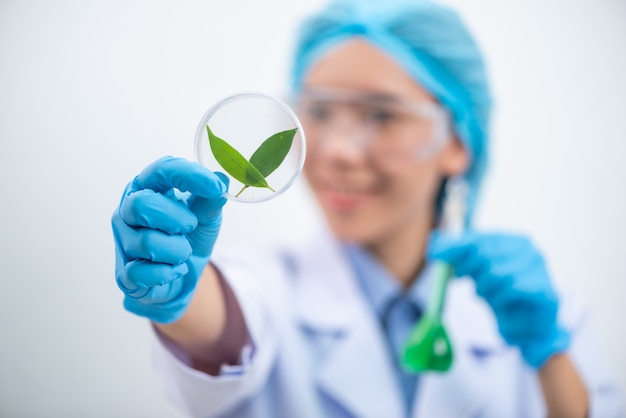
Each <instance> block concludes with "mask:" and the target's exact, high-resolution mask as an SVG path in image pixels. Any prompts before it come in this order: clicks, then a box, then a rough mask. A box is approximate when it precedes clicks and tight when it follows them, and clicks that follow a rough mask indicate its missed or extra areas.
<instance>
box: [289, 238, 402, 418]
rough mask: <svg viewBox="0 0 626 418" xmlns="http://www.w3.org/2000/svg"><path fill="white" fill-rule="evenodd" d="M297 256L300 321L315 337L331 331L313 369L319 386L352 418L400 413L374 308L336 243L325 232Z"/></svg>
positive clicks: (398, 417) (390, 417)
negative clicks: (325, 349)
mask: <svg viewBox="0 0 626 418" xmlns="http://www.w3.org/2000/svg"><path fill="white" fill-rule="evenodd" d="M300 261H301V263H302V265H301V266H302V272H303V275H301V276H300V278H301V280H302V281H301V283H299V285H298V286H296V288H297V289H298V290H297V298H296V300H297V303H298V308H297V309H298V312H299V318H300V321H301V325H302V326H303V327H305V328H307V329H308V330H309V332H312V333H314V334H315V335H316V336H317V337H322V336H334V343H333V345H332V349H330V350H329V351H328V352H327V355H325V356H324V357H323V359H322V361H321V362H320V364H319V365H318V367H317V370H316V379H317V385H318V387H319V388H320V390H321V391H322V392H324V393H325V394H326V395H327V396H329V397H331V398H332V399H334V400H335V401H336V402H337V403H338V404H339V405H341V406H342V407H343V408H344V409H346V410H347V411H349V412H350V413H351V414H352V415H354V416H355V417H359V418H379V417H386V418H401V417H404V416H405V414H404V411H403V402H402V399H401V397H400V391H399V389H398V387H397V384H398V383H397V382H396V380H395V376H394V375H393V365H392V362H391V359H390V358H389V355H388V353H387V349H386V346H385V344H384V340H383V339H382V338H381V335H380V330H379V328H378V326H377V320H376V317H375V313H374V312H372V310H371V309H369V307H368V306H367V304H366V303H367V302H366V300H365V298H364V297H363V296H360V295H359V292H361V289H360V288H359V286H358V283H357V282H356V281H355V279H354V276H353V274H354V273H353V272H352V270H351V269H350V266H349V264H348V262H347V260H346V259H345V253H344V252H343V251H342V250H341V246H340V244H339V243H338V242H337V241H336V240H334V239H333V238H331V237H330V236H324V237H322V239H320V240H319V241H316V243H315V244H314V245H313V247H311V248H308V249H306V250H305V251H304V252H303V259H302V260H300ZM355 353H358V355H355ZM364 359H367V360H368V363H367V364H364V363H363V360H364ZM372 399H375V400H376V402H370V400H372ZM364 400H368V401H367V402H364Z"/></svg>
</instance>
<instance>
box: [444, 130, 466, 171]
mask: <svg viewBox="0 0 626 418" xmlns="http://www.w3.org/2000/svg"><path fill="white" fill-rule="evenodd" d="M439 161H440V165H439V166H440V168H441V173H442V174H443V176H444V177H452V176H456V175H459V174H463V173H465V171H466V170H467V169H468V168H469V164H470V156H469V152H468V151H467V150H466V149H465V146H463V144H462V143H461V141H459V139H458V138H456V137H453V138H451V140H450V141H447V142H446V145H444V147H443V149H442V150H441V152H440V153H439Z"/></svg>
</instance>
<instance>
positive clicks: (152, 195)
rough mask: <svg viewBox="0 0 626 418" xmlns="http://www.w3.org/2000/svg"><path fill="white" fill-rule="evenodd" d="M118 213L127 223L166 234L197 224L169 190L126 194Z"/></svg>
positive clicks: (180, 232) (191, 214)
mask: <svg viewBox="0 0 626 418" xmlns="http://www.w3.org/2000/svg"><path fill="white" fill-rule="evenodd" d="M119 212H120V216H121V217H122V219H124V222H126V223H127V224H128V225H130V226H133V227H137V226H140V227H145V228H153V229H159V230H161V231H164V232H166V233H168V234H186V233H188V232H190V231H192V230H193V229H194V228H195V227H196V226H197V224H198V219H197V218H196V216H195V215H194V214H193V213H192V212H191V211H190V210H189V208H188V207H187V204H186V203H185V202H183V201H181V200H179V199H178V198H177V197H176V196H175V195H174V194H173V193H166V194H163V193H157V192H154V191H153V190H150V189H144V190H139V191H136V192H131V193H128V194H126V196H125V197H124V199H123V200H122V202H121V204H120V209H119Z"/></svg>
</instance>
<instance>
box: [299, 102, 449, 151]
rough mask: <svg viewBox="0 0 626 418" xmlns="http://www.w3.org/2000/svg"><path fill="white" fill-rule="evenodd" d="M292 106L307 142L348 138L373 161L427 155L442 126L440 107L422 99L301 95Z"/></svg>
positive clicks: (445, 125)
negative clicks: (403, 100)
mask: <svg viewBox="0 0 626 418" xmlns="http://www.w3.org/2000/svg"><path fill="white" fill-rule="evenodd" d="M296 109H297V112H298V115H299V117H300V120H301V121H302V125H303V128H304V130H305V132H307V136H308V139H309V142H310V144H311V145H313V146H315V145H319V144H320V143H321V142H323V141H328V140H331V138H332V136H333V135H343V136H350V137H351V138H354V139H356V140H357V141H358V143H359V145H360V146H362V147H364V148H365V150H366V151H367V152H368V153H369V154H370V155H371V156H372V157H373V158H378V159H393V160H419V159H423V158H427V157H428V156H429V155H430V154H432V152H433V151H434V150H435V149H436V148H437V147H436V145H437V144H438V143H440V142H441V140H442V139H444V138H440V137H442V136H445V131H446V130H447V119H446V117H445V112H444V111H443V109H441V108H440V107H438V106H437V105H435V104H431V103H425V102H411V103H406V102H402V101H399V100H398V99H394V100H392V99H387V100H380V99H377V100H371V99H370V100H368V99H362V98H361V99H356V98H348V99H346V98H341V97H332V96H330V95H328V94H325V95H318V96H316V95H306V94H305V95H302V96H301V97H299V99H298V102H297V106H296Z"/></svg>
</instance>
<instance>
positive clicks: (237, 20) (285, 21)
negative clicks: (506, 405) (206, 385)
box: [0, 0, 626, 418]
mask: <svg viewBox="0 0 626 418" xmlns="http://www.w3.org/2000/svg"><path fill="white" fill-rule="evenodd" d="M318 3H319V2H317V1H313V0H307V1H287V0H265V1H263V2H259V1H252V0H246V1H244V0H230V1H220V2H217V1H192V0H188V1H170V2H167V1H147V0H146V1H136V0H134V1H121V0H109V1H99V2H96V1H86V0H75V1H69V0H64V1H55V2H46V1H34V0H21V1H18V0H9V1H7V0H2V1H0V139H1V148H0V175H1V177H0V178H2V205H0V245H1V247H0V257H1V258H0V260H1V263H0V280H1V286H0V330H1V331H0V332H2V336H1V340H0V341H1V342H0V416H2V417H39V416H48V417H65V418H69V417H86V416H89V417H112V416H116V417H146V416H149V417H176V416H179V414H178V413H177V412H176V411H175V410H174V409H173V407H171V406H170V404H169V403H168V402H167V401H166V400H164V399H163V397H162V395H161V392H160V389H159V386H158V383H157V380H156V378H155V375H154V373H153V370H152V366H151V363H150V352H149V328H148V326H147V323H146V322H145V321H144V320H143V319H141V318H138V317H135V316H133V315H132V314H130V313H127V312H126V311H124V310H123V308H122V305H121V302H122V295H121V293H120V292H119V291H118V289H117V288H116V285H115V281H114V274H113V264H114V257H113V241H112V234H111V228H110V224H109V222H110V215H111V213H112V211H113V209H114V208H115V207H116V205H117V202H118V199H119V197H120V194H121V192H122V190H123V187H124V186H125V184H126V183H127V182H128V181H129V180H130V179H132V177H133V176H134V175H135V174H136V173H137V172H138V171H139V170H141V169H142V168H143V167H144V166H145V165H146V164H148V163H149V162H151V161H152V160H154V159H156V158H158V157H160V156H162V155H166V154H169V155H176V156H181V157H186V158H189V159H193V158H194V157H193V136H194V132H195V129H196V125H197V123H198V121H199V119H200V117H201V116H202V115H203V113H204V112H205V111H206V110H207V109H208V107H209V106H210V105H211V104H212V103H213V102H215V101H216V100H217V99H219V98H221V97H223V96H225V95H227V94H231V93H233V92H237V91H242V90H257V91H261V92H265V93H270V94H282V93H284V92H285V90H286V85H287V83H286V76H287V74H288V67H289V53H290V51H291V47H292V34H293V33H294V30H295V28H296V26H297V24H298V22H299V20H300V18H301V17H302V16H303V14H304V13H306V12H308V11H309V10H312V9H313V8H314V7H317V4H318ZM450 4H453V5H457V6H459V7H460V10H461V12H462V14H463V16H464V17H465V18H466V20H467V22H468V23H469V25H470V27H471V28H472V30H473V31H474V33H475V34H476V37H477V38H478V40H479V42H480V43H481V45H482V46H483V50H484V52H485V54H486V56H487V57H488V62H489V64H490V65H489V67H490V72H491V75H492V80H493V86H494V91H495V95H496V99H497V112H496V115H495V124H494V127H493V146H492V150H493V164H492V170H491V173H490V177H489V178H488V182H487V184H486V189H485V193H484V195H483V197H484V199H483V201H482V205H481V206H480V211H479V213H478V224H479V225H481V226H483V227H485V228H506V229H510V230H515V231H523V232H526V233H529V234H531V235H532V236H533V237H534V239H535V240H536V242H537V243H538V244H539V246H540V247H541V248H542V249H543V250H544V251H545V253H546V254H547V256H548V259H549V263H550V266H551V270H552V272H553V275H554V276H555V278H556V279H557V280H558V281H560V282H563V283H565V284H566V285H567V286H568V287H570V288H572V289H574V290H576V291H577V292H579V293H581V294H582V295H584V297H586V298H587V300H588V302H589V303H590V305H591V307H592V309H593V312H594V315H595V316H594V319H593V320H594V322H595V326H596V329H597V338H598V340H599V342H600V344H601V345H602V347H603V353H604V356H605V357H606V361H607V363H608V364H609V366H610V367H611V368H612V369H613V370H614V374H615V376H616V377H617V378H618V380H619V382H620V384H621V386H622V388H624V387H626V356H624V354H623V353H624V352H626V340H625V337H624V334H625V332H624V320H625V319H626V307H625V306H626V304H625V303H624V297H625V296H626V285H625V284H624V283H625V280H624V259H625V257H624V254H623V252H624V249H625V245H624V242H625V241H624V238H625V237H626V223H625V222H624V219H623V218H624V216H626V215H625V214H626V196H625V194H626V192H625V190H626V188H625V187H624V185H623V182H624V180H626V164H624V163H623V161H622V160H623V158H624V155H626V138H625V134H624V118H625V116H626V114H625V110H626V105H625V104H624V98H625V97H626V81H625V77H624V74H626V48H625V46H624V42H625V40H626V24H624V22H626V3H625V2H624V1H622V0H593V1H591V0H588V1H582V0H567V1H566V0H552V1H543V0H525V1H516V2H513V1H503V0H463V1H462V0H454V1H451V2H450ZM308 203H309V196H308V195H307V194H306V191H305V190H304V189H303V188H302V185H301V184H298V187H297V188H296V189H295V190H293V191H290V192H289V193H287V194H285V195H283V196H281V197H280V198H279V199H275V200H274V201H272V202H269V203H266V204H261V205H242V204H229V205H227V208H226V214H225V225H224V229H223V234H222V237H221V244H222V245H229V244H232V243H236V242H241V241H242V240H246V242H252V243H259V242H266V241H275V240H282V239H287V240H288V239H297V235H296V233H295V231H296V230H297V228H296V226H297V227H300V226H303V227H304V228H305V229H306V228H312V227H314V222H313V220H312V219H314V215H315V213H314V212H313V211H312V210H311V209H309V208H308Z"/></svg>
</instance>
